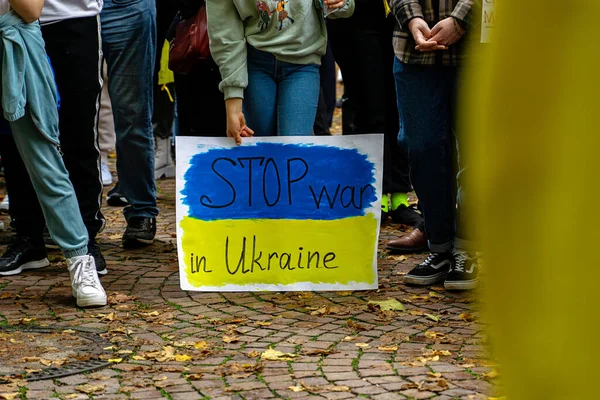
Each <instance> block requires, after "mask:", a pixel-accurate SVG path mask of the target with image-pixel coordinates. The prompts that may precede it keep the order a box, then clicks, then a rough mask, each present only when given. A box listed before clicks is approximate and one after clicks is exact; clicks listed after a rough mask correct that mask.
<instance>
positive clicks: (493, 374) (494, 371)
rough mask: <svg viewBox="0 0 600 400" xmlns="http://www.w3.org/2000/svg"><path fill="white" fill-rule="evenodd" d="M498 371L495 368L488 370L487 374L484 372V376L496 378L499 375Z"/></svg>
mask: <svg viewBox="0 0 600 400" xmlns="http://www.w3.org/2000/svg"><path fill="white" fill-rule="evenodd" d="M498 375H499V374H498V371H496V370H495V369H493V370H491V371H490V372H488V373H487V374H483V376H484V378H488V379H494V378H497V377H498Z"/></svg>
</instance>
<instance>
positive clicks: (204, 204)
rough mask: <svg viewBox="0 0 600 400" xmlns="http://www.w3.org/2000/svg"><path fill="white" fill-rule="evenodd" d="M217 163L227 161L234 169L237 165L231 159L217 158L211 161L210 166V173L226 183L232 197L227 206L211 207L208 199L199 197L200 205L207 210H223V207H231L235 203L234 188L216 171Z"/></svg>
mask: <svg viewBox="0 0 600 400" xmlns="http://www.w3.org/2000/svg"><path fill="white" fill-rule="evenodd" d="M218 161H229V162H230V163H231V165H233V166H234V167H235V166H236V165H237V164H236V163H235V161H233V160H232V159H231V158H217V159H215V160H214V161H213V163H212V165H211V169H212V171H213V172H214V173H215V175H217V176H218V177H219V178H221V179H223V180H224V181H225V183H227V185H229V187H230V188H231V191H232V192H233V193H232V195H233V197H232V198H231V201H230V202H229V203H227V204H222V205H213V204H212V200H211V199H210V197H208V196H206V195H203V196H201V197H200V204H202V205H203V206H204V207H208V208H225V207H229V206H230V205H232V204H233V203H234V202H235V198H236V196H237V194H236V193H235V187H234V186H233V185H232V184H231V182H229V181H228V180H227V178H225V177H224V176H223V175H221V174H220V173H219V172H218V171H217V170H216V169H215V167H216V164H217V162H218Z"/></svg>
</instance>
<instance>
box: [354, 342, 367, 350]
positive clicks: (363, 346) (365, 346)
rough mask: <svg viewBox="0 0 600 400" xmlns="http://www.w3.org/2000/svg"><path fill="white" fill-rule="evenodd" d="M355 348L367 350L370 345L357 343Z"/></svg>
mask: <svg viewBox="0 0 600 400" xmlns="http://www.w3.org/2000/svg"><path fill="white" fill-rule="evenodd" d="M355 346H356V347H360V348H361V349H366V348H368V347H369V344H368V343H356V344H355Z"/></svg>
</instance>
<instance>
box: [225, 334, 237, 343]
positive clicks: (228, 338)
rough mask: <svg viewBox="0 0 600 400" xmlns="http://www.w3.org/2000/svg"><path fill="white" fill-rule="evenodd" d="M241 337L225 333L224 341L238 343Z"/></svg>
mask: <svg viewBox="0 0 600 400" xmlns="http://www.w3.org/2000/svg"><path fill="white" fill-rule="evenodd" d="M239 341H240V338H239V337H237V336H227V335H223V342H225V343H236V342H239Z"/></svg>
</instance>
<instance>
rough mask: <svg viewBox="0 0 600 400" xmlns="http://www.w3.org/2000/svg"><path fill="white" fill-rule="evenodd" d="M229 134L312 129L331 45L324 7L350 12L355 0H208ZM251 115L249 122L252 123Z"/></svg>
mask: <svg viewBox="0 0 600 400" xmlns="http://www.w3.org/2000/svg"><path fill="white" fill-rule="evenodd" d="M206 5H207V15H208V33H209V36H210V49H211V53H212V56H213V58H214V59H215V62H216V63H217V65H218V66H219V68H220V71H221V76H222V81H221V83H220V85H219V88H220V89H221V91H222V92H223V93H224V95H225V104H226V110H227V136H229V137H233V138H235V140H236V142H237V143H241V140H242V137H247V136H252V135H253V134H254V131H256V134H257V135H260V136H293V135H311V134H312V131H313V125H314V122H315V116H316V113H317V104H318V101H319V93H320V80H319V64H320V62H321V57H322V56H323V55H324V54H325V50H326V48H327V28H326V26H325V18H324V12H325V8H324V7H327V8H328V10H329V11H332V12H333V13H332V14H330V15H329V18H338V17H339V18H343V17H349V16H350V15H352V13H353V11H354V1H353V0H325V1H324V2H320V1H315V0H296V1H273V0H261V1H255V0H207V2H206ZM246 120H247V122H248V124H247V125H246Z"/></svg>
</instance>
